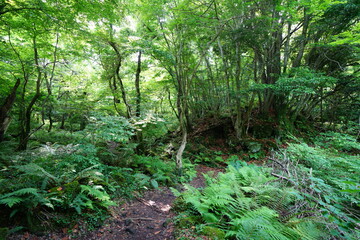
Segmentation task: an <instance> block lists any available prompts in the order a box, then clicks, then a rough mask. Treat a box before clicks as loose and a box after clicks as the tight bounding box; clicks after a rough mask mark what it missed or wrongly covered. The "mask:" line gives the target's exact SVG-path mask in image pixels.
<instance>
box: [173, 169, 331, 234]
mask: <svg viewBox="0 0 360 240" xmlns="http://www.w3.org/2000/svg"><path fill="white" fill-rule="evenodd" d="M234 165H235V166H236V167H234V166H232V165H229V167H228V169H227V172H226V173H224V174H222V173H220V174H219V176H218V177H217V179H212V178H210V177H209V176H206V175H205V177H206V179H207V182H208V185H207V187H205V188H204V189H203V190H199V189H195V188H193V187H191V186H189V185H185V187H186V189H187V191H185V192H184V193H179V192H176V191H175V193H176V194H177V195H178V196H179V197H181V199H183V201H184V203H185V204H186V206H187V209H188V214H191V215H196V216H200V217H201V221H200V222H199V223H198V224H200V228H205V227H207V226H209V225H210V226H211V227H215V228H219V229H222V230H224V231H225V233H226V237H227V238H233V237H236V238H237V239H248V238H251V239H300V238H301V239H319V238H320V237H323V236H324V235H326V234H325V233H323V232H322V229H323V227H324V226H322V225H321V224H320V223H316V221H313V220H311V219H310V218H309V219H306V218H304V219H297V220H296V221H295V219H290V220H288V221H285V219H284V218H283V217H282V216H281V215H282V214H284V212H286V211H287V210H289V209H290V207H291V204H292V203H293V202H294V201H295V200H296V197H295V196H294V195H293V194H291V192H294V191H295V190H294V189H292V190H291V189H287V188H283V189H281V188H279V186H278V185H277V184H276V183H271V182H273V180H274V177H272V176H270V175H269V171H270V169H265V168H261V167H256V166H254V165H247V164H246V163H243V162H240V163H239V164H234ZM188 214H187V215H188ZM308 228H309V229H312V231H308V230H307V229H308ZM316 229H317V230H316Z"/></svg>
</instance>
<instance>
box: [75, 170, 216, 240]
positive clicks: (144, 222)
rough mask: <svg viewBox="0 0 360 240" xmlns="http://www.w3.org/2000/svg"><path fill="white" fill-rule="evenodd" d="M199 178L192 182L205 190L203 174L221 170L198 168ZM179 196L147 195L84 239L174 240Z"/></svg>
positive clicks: (116, 212)
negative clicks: (175, 207) (175, 205)
mask: <svg viewBox="0 0 360 240" xmlns="http://www.w3.org/2000/svg"><path fill="white" fill-rule="evenodd" d="M196 170H197V176H196V177H195V178H194V179H193V180H192V181H191V182H190V185H192V186H193V187H196V188H200V187H204V186H205V179H204V176H203V173H208V172H210V171H212V172H214V174H215V175H217V174H218V173H219V172H220V171H221V169H218V168H211V167H208V166H204V165H198V166H197V168H196ZM174 200H175V196H174V195H173V194H172V192H171V190H170V189H169V188H167V187H163V188H160V189H157V190H150V191H147V192H145V194H144V195H143V196H142V198H138V199H136V200H134V201H132V202H130V203H126V204H123V205H121V206H119V207H116V208H113V209H112V217H111V218H110V219H109V220H108V221H107V222H106V223H105V224H104V226H103V227H101V228H100V229H98V230H96V231H95V232H92V233H91V234H89V235H87V236H85V237H83V238H81V239H84V240H85V239H93V240H95V239H104V240H105V239H107V240H115V239H124V240H125V239H129V240H130V239H131V240H144V239H147V240H165V239H166V240H171V239H175V237H174V224H173V222H172V221H171V220H172V218H173V217H174V216H175V213H174V212H173V211H172V207H173V203H174Z"/></svg>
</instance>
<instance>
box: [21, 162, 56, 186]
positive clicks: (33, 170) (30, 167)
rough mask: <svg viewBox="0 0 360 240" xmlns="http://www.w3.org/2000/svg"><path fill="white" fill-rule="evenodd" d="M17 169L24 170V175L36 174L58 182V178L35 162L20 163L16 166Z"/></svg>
mask: <svg viewBox="0 0 360 240" xmlns="http://www.w3.org/2000/svg"><path fill="white" fill-rule="evenodd" d="M16 168H17V169H18V170H20V171H22V172H24V174H25V175H30V176H38V177H42V178H45V177H46V178H50V179H51V180H52V181H54V182H56V183H58V182H59V179H58V178H57V177H55V176H54V175H52V174H51V173H49V172H47V171H46V170H45V169H44V168H42V167H40V166H39V165H37V164H35V163H29V164H26V165H21V166H17V167H16Z"/></svg>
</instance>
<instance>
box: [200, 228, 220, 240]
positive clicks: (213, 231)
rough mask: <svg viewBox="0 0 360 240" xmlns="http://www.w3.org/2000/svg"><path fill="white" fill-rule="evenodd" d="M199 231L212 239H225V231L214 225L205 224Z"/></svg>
mask: <svg viewBox="0 0 360 240" xmlns="http://www.w3.org/2000/svg"><path fill="white" fill-rule="evenodd" d="M201 233H202V234H204V235H205V236H208V237H210V238H211V239H213V240H221V239H225V232H224V231H223V230H221V229H219V228H216V227H210V226H205V227H203V229H202V231H201Z"/></svg>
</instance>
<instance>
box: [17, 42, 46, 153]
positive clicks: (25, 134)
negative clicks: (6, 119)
mask: <svg viewBox="0 0 360 240" xmlns="http://www.w3.org/2000/svg"><path fill="white" fill-rule="evenodd" d="M33 49H34V63H35V67H36V71H37V80H36V92H35V95H34V96H33V97H32V99H31V101H30V103H29V105H28V106H27V108H26V111H25V115H24V118H23V119H22V125H23V126H22V128H21V133H20V141H19V146H18V150H26V148H27V144H28V141H29V137H30V130H31V126H30V125H31V113H32V109H33V107H34V105H35V103H36V101H37V100H38V98H39V97H40V87H41V79H42V72H41V69H40V65H39V54H38V49H37V44H36V35H35V36H34V37H33Z"/></svg>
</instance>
